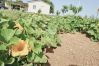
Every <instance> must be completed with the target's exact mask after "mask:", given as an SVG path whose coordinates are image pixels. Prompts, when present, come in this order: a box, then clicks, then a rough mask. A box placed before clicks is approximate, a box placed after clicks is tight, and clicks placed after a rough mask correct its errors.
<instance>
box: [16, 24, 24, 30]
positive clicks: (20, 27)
mask: <svg viewBox="0 0 99 66" xmlns="http://www.w3.org/2000/svg"><path fill="white" fill-rule="evenodd" d="M14 28H18V29H20V30H21V31H23V27H22V26H21V25H20V24H19V23H15V26H14Z"/></svg>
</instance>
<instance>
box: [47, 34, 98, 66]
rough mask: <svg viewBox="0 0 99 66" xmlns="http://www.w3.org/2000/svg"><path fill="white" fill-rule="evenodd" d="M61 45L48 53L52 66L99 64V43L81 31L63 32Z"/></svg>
mask: <svg viewBox="0 0 99 66" xmlns="http://www.w3.org/2000/svg"><path fill="white" fill-rule="evenodd" d="M59 36H60V38H61V46H60V47H58V48H56V49H54V52H53V53H46V54H47V56H48V57H49V60H48V61H49V63H50V66H99V43H98V42H97V43H96V42H92V41H91V40H90V39H89V38H87V37H86V35H84V34H81V33H75V34H61V35H59Z"/></svg>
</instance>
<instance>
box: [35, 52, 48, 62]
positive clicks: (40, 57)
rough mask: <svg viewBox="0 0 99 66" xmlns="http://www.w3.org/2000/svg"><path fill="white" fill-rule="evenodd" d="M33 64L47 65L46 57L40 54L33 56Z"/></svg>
mask: <svg viewBox="0 0 99 66" xmlns="http://www.w3.org/2000/svg"><path fill="white" fill-rule="evenodd" d="M34 63H47V57H46V56H45V55H43V54H42V53H41V54H39V55H36V56H35V59H34Z"/></svg>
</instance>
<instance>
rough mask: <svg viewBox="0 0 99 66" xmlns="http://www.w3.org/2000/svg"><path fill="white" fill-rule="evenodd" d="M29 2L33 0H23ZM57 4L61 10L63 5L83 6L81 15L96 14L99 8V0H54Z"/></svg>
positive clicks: (56, 8)
mask: <svg viewBox="0 0 99 66" xmlns="http://www.w3.org/2000/svg"><path fill="white" fill-rule="evenodd" d="M23 1H24V2H28V1H31V0H23ZM52 2H53V3H54V5H55V10H61V8H62V6H63V5H67V6H68V5H70V4H73V5H75V6H82V7H83V10H82V12H80V13H79V15H81V16H86V15H87V16H96V15H97V9H98V8H99V0H52Z"/></svg>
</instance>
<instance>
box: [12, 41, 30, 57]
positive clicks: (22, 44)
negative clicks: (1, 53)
mask: <svg viewBox="0 0 99 66" xmlns="http://www.w3.org/2000/svg"><path fill="white" fill-rule="evenodd" d="M29 51H30V50H29V44H28V42H26V41H24V40H20V41H19V42H18V43H17V44H15V45H13V46H12V47H11V55H12V56H13V57H16V56H25V55H28V53H29Z"/></svg>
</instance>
